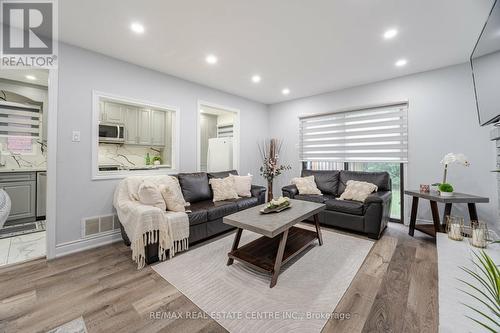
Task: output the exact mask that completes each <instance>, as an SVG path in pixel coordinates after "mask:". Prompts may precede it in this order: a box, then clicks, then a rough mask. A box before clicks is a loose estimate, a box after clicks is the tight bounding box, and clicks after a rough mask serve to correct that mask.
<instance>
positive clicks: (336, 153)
mask: <svg viewBox="0 0 500 333" xmlns="http://www.w3.org/2000/svg"><path fill="white" fill-rule="evenodd" d="M299 149H300V150H299V152H300V159H301V160H302V161H336V162H399V163H406V162H407V161H408V104H407V103H398V104H387V105H383V106H377V107H369V108H363V109H359V110H356V111H347V112H338V113H328V114H320V115H312V116H304V117H300V147H299Z"/></svg>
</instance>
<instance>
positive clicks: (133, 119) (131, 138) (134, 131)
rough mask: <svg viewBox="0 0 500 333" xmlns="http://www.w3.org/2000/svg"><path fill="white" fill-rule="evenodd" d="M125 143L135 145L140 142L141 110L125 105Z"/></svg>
mask: <svg viewBox="0 0 500 333" xmlns="http://www.w3.org/2000/svg"><path fill="white" fill-rule="evenodd" d="M124 112H125V143H127V144H131V145H135V144H138V143H139V132H138V127H139V110H138V109H137V108H134V107H131V106H128V107H125V110H124Z"/></svg>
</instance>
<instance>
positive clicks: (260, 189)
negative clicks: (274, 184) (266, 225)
mask: <svg viewBox="0 0 500 333" xmlns="http://www.w3.org/2000/svg"><path fill="white" fill-rule="evenodd" d="M250 192H251V193H252V197H256V198H257V199H258V200H259V204H263V203H265V202H266V188H265V187H264V186H259V185H252V187H251V188H250Z"/></svg>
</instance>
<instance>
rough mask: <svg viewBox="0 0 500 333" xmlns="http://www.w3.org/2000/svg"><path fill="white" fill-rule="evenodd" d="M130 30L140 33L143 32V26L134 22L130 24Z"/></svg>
mask: <svg viewBox="0 0 500 333" xmlns="http://www.w3.org/2000/svg"><path fill="white" fill-rule="evenodd" d="M130 30H132V31H133V32H135V33H136V34H142V33H144V26H143V25H142V24H140V23H137V22H134V23H132V24H131V25H130Z"/></svg>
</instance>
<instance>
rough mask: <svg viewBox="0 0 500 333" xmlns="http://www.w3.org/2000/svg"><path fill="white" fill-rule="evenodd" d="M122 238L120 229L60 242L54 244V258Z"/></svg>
mask: <svg viewBox="0 0 500 333" xmlns="http://www.w3.org/2000/svg"><path fill="white" fill-rule="evenodd" d="M121 240H122V235H121V234H120V230H116V231H114V232H112V233H109V234H105V235H99V236H95V237H91V238H83V239H78V240H75V241H71V242H66V243H61V244H58V245H56V258H59V257H62V256H66V255H68V254H72V253H76V252H80V251H85V250H89V249H92V248H95V247H99V246H103V245H107V244H111V243H115V242H119V241H121Z"/></svg>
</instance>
